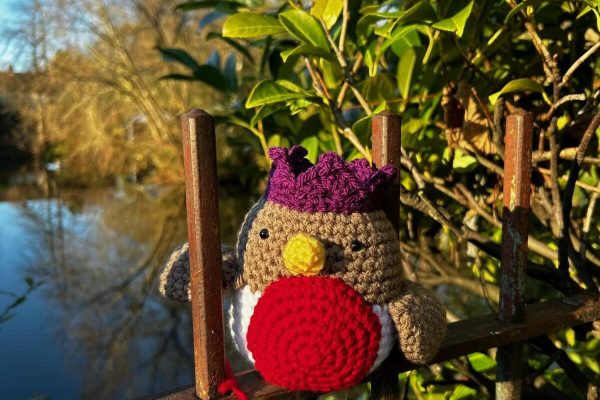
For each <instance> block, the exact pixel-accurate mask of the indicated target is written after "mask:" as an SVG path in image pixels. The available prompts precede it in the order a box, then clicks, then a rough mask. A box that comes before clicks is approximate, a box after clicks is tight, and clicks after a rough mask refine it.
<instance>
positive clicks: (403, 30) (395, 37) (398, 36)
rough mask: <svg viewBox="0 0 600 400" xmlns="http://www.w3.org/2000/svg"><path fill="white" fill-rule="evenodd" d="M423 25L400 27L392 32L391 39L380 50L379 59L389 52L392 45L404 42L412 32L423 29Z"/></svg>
mask: <svg viewBox="0 0 600 400" xmlns="http://www.w3.org/2000/svg"><path fill="white" fill-rule="evenodd" d="M422 26H423V25H419V24H414V25H405V26H399V27H397V28H396V29H394V31H393V32H392V34H391V36H390V38H389V39H386V40H385V41H384V42H383V44H382V45H381V47H380V48H379V50H378V53H377V58H378V59H379V57H381V55H382V54H383V53H384V52H385V51H386V50H387V48H388V47H390V46H391V45H393V44H395V43H397V42H399V41H402V40H404V38H405V37H406V36H407V35H408V34H410V33H411V32H413V31H415V30H417V29H419V28H421V27H422Z"/></svg>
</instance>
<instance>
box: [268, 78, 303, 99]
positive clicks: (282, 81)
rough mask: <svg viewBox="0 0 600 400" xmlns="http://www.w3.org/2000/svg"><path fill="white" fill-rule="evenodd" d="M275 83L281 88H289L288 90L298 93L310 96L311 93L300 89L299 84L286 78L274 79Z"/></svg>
mask: <svg viewBox="0 0 600 400" xmlns="http://www.w3.org/2000/svg"><path fill="white" fill-rule="evenodd" d="M275 83H276V84H277V85H279V86H281V87H282V88H284V89H287V90H289V91H290V92H294V93H300V94H303V95H305V96H310V95H311V93H309V92H307V91H306V90H304V89H302V87H301V86H298V85H296V84H295V83H294V82H292V81H288V80H285V79H279V80H277V81H275Z"/></svg>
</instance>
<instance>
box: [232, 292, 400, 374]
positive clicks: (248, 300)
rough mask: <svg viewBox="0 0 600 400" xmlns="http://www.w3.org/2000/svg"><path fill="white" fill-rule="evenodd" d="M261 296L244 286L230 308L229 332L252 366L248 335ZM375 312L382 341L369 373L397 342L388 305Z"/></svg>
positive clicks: (374, 308)
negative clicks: (251, 318) (251, 319)
mask: <svg viewBox="0 0 600 400" xmlns="http://www.w3.org/2000/svg"><path fill="white" fill-rule="evenodd" d="M260 296H261V293H260V292H256V293H252V292H251V291H250V287H249V286H244V287H243V288H241V289H238V290H236V291H234V294H233V298H232V301H231V306H230V308H229V331H230V333H231V337H232V338H233V343H234V344H235V347H236V348H237V349H238V351H239V352H240V353H242V355H243V356H244V357H246V359H248V361H250V362H251V363H252V364H254V358H252V353H250V352H249V351H248V346H247V345H248V342H247V341H246V334H247V333H248V326H249V325H250V317H252V314H253V313H254V307H255V306H256V303H257V302H258V299H259V298H260ZM373 312H374V313H375V314H376V315H377V317H378V318H379V323H380V324H381V340H380V342H379V349H378V350H377V358H376V359H375V363H374V364H373V366H372V367H371V370H370V371H369V373H370V372H372V371H373V370H375V369H376V368H377V367H378V366H379V365H380V364H381V363H382V362H383V360H385V359H386V358H387V356H388V355H389V354H390V351H391V350H392V347H394V343H395V341H396V328H395V327H394V322H393V321H392V317H391V315H390V313H389V311H388V307H387V306H386V305H383V306H380V305H377V304H375V305H374V306H373Z"/></svg>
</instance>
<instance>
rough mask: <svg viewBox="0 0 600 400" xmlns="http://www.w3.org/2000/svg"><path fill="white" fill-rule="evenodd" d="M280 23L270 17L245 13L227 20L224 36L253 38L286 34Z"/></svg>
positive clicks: (224, 25) (224, 26)
mask: <svg viewBox="0 0 600 400" xmlns="http://www.w3.org/2000/svg"><path fill="white" fill-rule="evenodd" d="M284 32H285V29H284V28H283V26H281V24H280V23H279V21H278V20H277V19H276V18H274V17H270V16H268V15H263V14H256V13H248V12H243V13H239V14H235V15H232V16H231V17H229V18H227V20H226V21H225V23H224V24H223V36H224V37H232V38H251V37H257V36H267V35H276V34H278V33H284Z"/></svg>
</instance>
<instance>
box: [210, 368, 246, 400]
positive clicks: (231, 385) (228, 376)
mask: <svg viewBox="0 0 600 400" xmlns="http://www.w3.org/2000/svg"><path fill="white" fill-rule="evenodd" d="M217 390H218V391H219V393H220V394H227V393H229V392H232V393H233V394H234V395H235V396H236V397H237V398H238V400H248V396H246V393H244V392H242V389H240V387H239V385H238V382H237V380H236V379H235V376H234V375H233V371H232V370H231V366H230V365H229V362H228V361H225V380H224V381H223V382H221V383H220V384H219V387H218V388H217Z"/></svg>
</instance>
